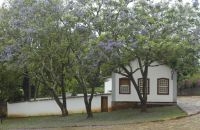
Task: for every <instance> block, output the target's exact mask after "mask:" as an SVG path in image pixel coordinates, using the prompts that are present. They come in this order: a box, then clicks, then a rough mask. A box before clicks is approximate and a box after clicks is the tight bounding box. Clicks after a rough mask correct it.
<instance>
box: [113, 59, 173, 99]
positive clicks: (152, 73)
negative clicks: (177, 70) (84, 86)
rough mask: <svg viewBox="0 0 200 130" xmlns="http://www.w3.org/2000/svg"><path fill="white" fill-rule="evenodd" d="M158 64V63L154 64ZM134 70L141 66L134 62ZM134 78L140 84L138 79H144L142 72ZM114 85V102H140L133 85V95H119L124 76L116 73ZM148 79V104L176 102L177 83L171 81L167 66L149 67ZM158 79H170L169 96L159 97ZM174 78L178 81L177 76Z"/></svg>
mask: <svg viewBox="0 0 200 130" xmlns="http://www.w3.org/2000/svg"><path fill="white" fill-rule="evenodd" d="M153 64H158V63H153ZM132 66H133V67H134V68H138V67H139V65H138V63H137V61H134V62H132ZM133 76H134V78H135V80H136V82H137V83H138V78H142V76H141V73H140V71H137V72H136V73H134V75H133ZM112 77H113V79H112V83H113V86H112V87H113V90H112V91H113V96H112V99H113V101H136V102H138V101H139V98H138V95H137V92H136V90H135V88H134V86H133V84H132V83H131V94H119V78H122V77H124V76H122V75H119V74H116V73H114V74H113V75H112ZM148 78H149V79H150V84H149V88H150V94H149V95H147V101H148V102H176V96H175V95H176V94H175V93H176V86H174V85H176V81H174V82H173V80H172V79H171V69H170V68H169V67H167V66H165V65H160V66H156V67H149V72H148ZM158 78H168V79H169V95H157V79H158ZM173 78H174V79H175V80H176V74H174V76H173Z"/></svg>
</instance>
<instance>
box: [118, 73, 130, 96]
mask: <svg viewBox="0 0 200 130" xmlns="http://www.w3.org/2000/svg"><path fill="white" fill-rule="evenodd" d="M122 80H128V86H129V92H128V93H124V92H121V91H120V86H121V85H122V84H121V81H122ZM119 94H131V81H130V80H129V78H125V77H124V78H119Z"/></svg>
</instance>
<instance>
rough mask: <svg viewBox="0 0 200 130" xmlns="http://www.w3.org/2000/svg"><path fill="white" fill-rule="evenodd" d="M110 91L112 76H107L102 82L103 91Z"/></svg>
mask: <svg viewBox="0 0 200 130" xmlns="http://www.w3.org/2000/svg"><path fill="white" fill-rule="evenodd" d="M111 92H112V78H108V79H106V81H105V82H104V93H111Z"/></svg>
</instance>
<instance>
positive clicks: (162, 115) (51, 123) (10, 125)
mask: <svg viewBox="0 0 200 130" xmlns="http://www.w3.org/2000/svg"><path fill="white" fill-rule="evenodd" d="M181 116H186V114H185V113H184V112H183V111H181V110H180V109H179V108H178V107H176V106H167V107H154V108H148V112H147V113H141V112H140V109H126V110H119V111H113V112H104V113H94V118H93V119H86V114H73V115H69V116H68V117H61V116H48V117H28V118H15V119H6V120H4V122H3V124H0V130H7V129H31V128H32V129H37V128H59V127H67V126H92V125H114V124H125V123H139V122H147V121H157V120H167V119H171V118H176V117H181Z"/></svg>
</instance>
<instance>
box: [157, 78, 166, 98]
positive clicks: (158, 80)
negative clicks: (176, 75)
mask: <svg viewBox="0 0 200 130" xmlns="http://www.w3.org/2000/svg"><path fill="white" fill-rule="evenodd" d="M160 80H167V82H168V86H167V87H166V88H168V89H167V92H166V93H160V92H159V88H160V86H159V85H160V83H159V82H160ZM157 94H158V95H169V78H158V79H157Z"/></svg>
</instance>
